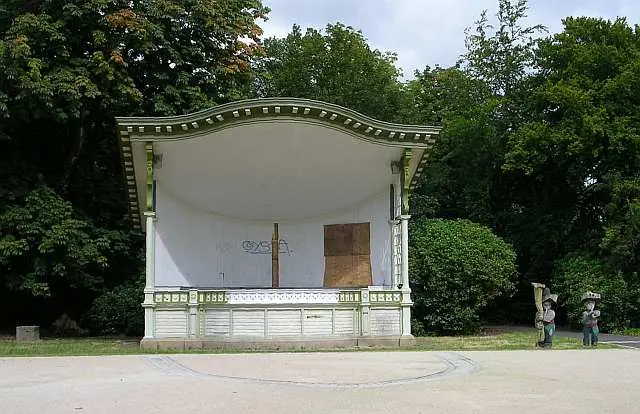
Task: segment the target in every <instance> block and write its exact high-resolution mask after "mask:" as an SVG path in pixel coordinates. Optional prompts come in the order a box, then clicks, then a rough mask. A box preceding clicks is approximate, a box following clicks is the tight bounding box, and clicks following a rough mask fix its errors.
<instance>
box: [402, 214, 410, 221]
mask: <svg viewBox="0 0 640 414" xmlns="http://www.w3.org/2000/svg"><path fill="white" fill-rule="evenodd" d="M410 218H411V214H403V215H401V216H400V220H409V219H410Z"/></svg>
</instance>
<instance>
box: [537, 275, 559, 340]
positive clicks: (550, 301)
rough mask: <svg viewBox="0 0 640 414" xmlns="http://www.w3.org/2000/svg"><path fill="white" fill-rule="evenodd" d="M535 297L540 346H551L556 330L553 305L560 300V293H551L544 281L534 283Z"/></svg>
mask: <svg viewBox="0 0 640 414" xmlns="http://www.w3.org/2000/svg"><path fill="white" fill-rule="evenodd" d="M532 285H533V289H534V297H535V301H536V308H537V310H538V311H537V312H536V320H535V325H536V328H538V330H539V338H538V346H539V347H542V348H551V346H552V345H553V334H554V333H555V331H556V324H555V318H556V313H555V311H554V310H553V305H554V304H555V303H557V302H558V295H555V294H551V290H550V289H549V288H548V287H546V286H545V285H543V284H542V283H533V284H532Z"/></svg>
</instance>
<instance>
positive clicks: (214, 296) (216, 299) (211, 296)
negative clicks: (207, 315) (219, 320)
mask: <svg viewBox="0 0 640 414" xmlns="http://www.w3.org/2000/svg"><path fill="white" fill-rule="evenodd" d="M198 303H200V304H204V305H219V304H223V303H227V292H225V291H224V290H216V291H213V290H212V291H202V292H198Z"/></svg>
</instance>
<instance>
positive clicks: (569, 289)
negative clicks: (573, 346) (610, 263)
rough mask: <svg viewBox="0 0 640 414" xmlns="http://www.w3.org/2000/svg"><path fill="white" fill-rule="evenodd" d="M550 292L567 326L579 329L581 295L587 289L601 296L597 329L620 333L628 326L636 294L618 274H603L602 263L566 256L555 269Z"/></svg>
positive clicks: (603, 264)
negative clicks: (556, 298) (557, 300)
mask: <svg viewBox="0 0 640 414" xmlns="http://www.w3.org/2000/svg"><path fill="white" fill-rule="evenodd" d="M553 280H554V286H553V288H554V289H552V290H555V291H556V293H558V294H559V295H560V299H561V300H562V301H561V306H563V307H565V308H566V311H567V319H568V323H569V324H570V325H571V326H572V327H573V328H581V327H582V324H581V322H580V316H581V314H582V311H583V305H582V301H581V297H582V294H583V293H584V292H586V291H588V290H590V291H592V292H597V293H600V294H601V295H602V299H601V300H599V301H598V303H597V309H600V310H601V311H602V316H601V318H600V321H601V323H600V324H601V327H602V328H604V329H605V330H607V331H616V330H623V329H624V328H625V327H627V326H629V318H630V316H631V314H632V312H633V298H634V296H636V295H637V292H636V293H635V294H634V292H632V291H630V290H629V287H628V286H627V283H626V282H625V279H624V277H623V276H622V274H620V273H616V272H609V271H607V266H606V264H605V263H604V262H602V261H600V260H598V259H592V258H589V257H585V256H570V257H566V258H564V259H563V260H561V261H560V262H559V263H558V265H557V266H556V272H555V276H554V278H553Z"/></svg>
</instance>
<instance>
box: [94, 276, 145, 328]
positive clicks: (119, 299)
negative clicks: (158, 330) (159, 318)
mask: <svg viewBox="0 0 640 414" xmlns="http://www.w3.org/2000/svg"><path fill="white" fill-rule="evenodd" d="M143 291H144V281H142V280H132V281H127V282H124V283H123V284H121V285H119V286H116V287H114V288H113V289H111V290H107V291H106V292H104V293H103V294H102V295H100V296H98V297H97V298H96V299H95V301H94V302H93V305H92V306H91V308H90V309H89V311H88V312H87V314H86V316H85V321H84V325H83V326H85V327H86V328H88V329H89V332H90V333H91V334H93V335H127V336H142V334H143V333H144V311H143V309H142V306H141V304H142V301H143V300H144V293H143Z"/></svg>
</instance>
